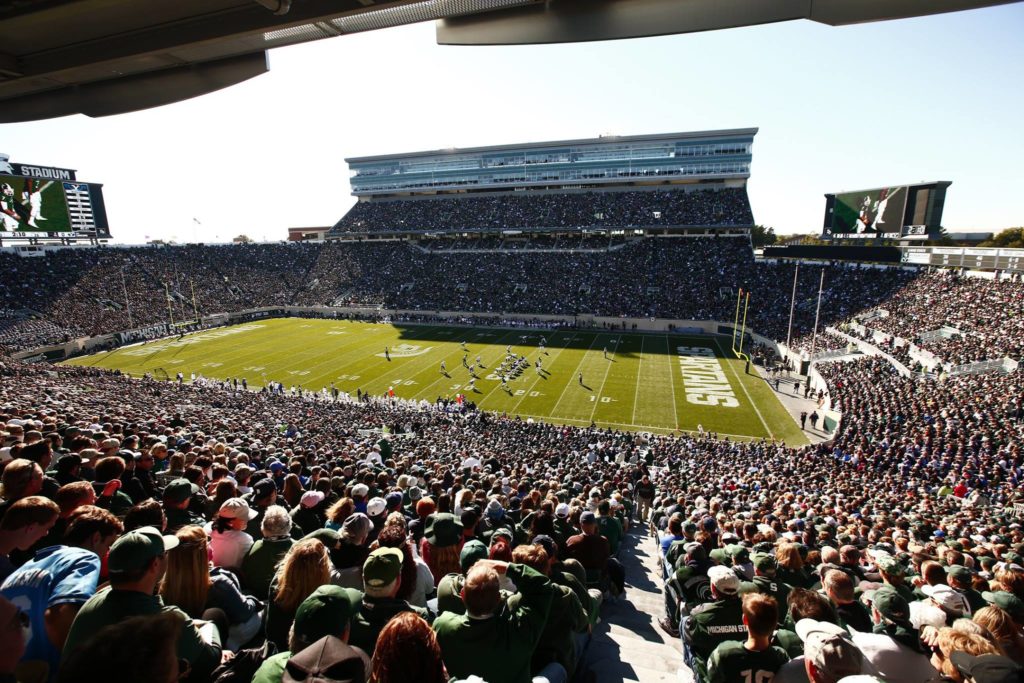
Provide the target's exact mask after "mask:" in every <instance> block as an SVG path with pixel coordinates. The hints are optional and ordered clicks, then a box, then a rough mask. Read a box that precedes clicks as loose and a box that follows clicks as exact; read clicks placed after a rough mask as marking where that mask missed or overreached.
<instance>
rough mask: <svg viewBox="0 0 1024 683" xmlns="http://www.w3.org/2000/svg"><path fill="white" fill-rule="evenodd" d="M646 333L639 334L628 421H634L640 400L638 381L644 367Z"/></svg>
mask: <svg viewBox="0 0 1024 683" xmlns="http://www.w3.org/2000/svg"><path fill="white" fill-rule="evenodd" d="M646 336H647V335H643V334H642V335H640V362H639V363H637V366H636V391H634V392H633V413H632V415H630V416H629V421H630V422H636V404H637V401H639V400H640V381H641V377H643V374H642V373H643V369H644V339H645V338H646Z"/></svg>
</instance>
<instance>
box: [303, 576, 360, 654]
mask: <svg viewBox="0 0 1024 683" xmlns="http://www.w3.org/2000/svg"><path fill="white" fill-rule="evenodd" d="M361 603H362V597H361V596H360V595H359V591H356V590H353V589H351V588H341V587H340V586H320V587H319V588H317V589H316V590H315V591H313V592H312V593H311V594H310V596H309V597H308V598H306V599H305V600H303V601H302V604H300V605H299V609H298V610H296V612H295V626H294V628H295V635H298V636H302V638H303V639H304V640H305V641H306V642H310V643H315V642H316V641H318V640H320V639H321V638H323V637H324V636H335V637H340V636H341V634H342V633H343V632H344V631H345V629H346V628H347V627H348V624H349V621H350V620H351V619H352V617H353V616H354V615H355V613H356V612H357V611H359V605H360V604H361Z"/></svg>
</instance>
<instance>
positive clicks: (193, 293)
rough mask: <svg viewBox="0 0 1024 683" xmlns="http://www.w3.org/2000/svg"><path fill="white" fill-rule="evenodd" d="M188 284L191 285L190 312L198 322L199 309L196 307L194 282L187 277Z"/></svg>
mask: <svg viewBox="0 0 1024 683" xmlns="http://www.w3.org/2000/svg"><path fill="white" fill-rule="evenodd" d="M188 284H189V286H191V287H192V313H193V314H194V315H195V317H196V322H199V309H198V308H197V307H196V282H195V280H193V279H192V278H189V279H188Z"/></svg>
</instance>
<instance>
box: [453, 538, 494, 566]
mask: <svg viewBox="0 0 1024 683" xmlns="http://www.w3.org/2000/svg"><path fill="white" fill-rule="evenodd" d="M486 558H487V546H485V545H484V544H483V543H482V542H481V541H478V540H476V539H475V538H474V539H473V540H471V541H466V544H465V545H464V546H462V552H460V553H459V566H460V567H462V573H463V574H465V573H466V572H468V571H469V568H470V567H472V566H473V565H474V564H476V563H477V561H478V560H483V559H486Z"/></svg>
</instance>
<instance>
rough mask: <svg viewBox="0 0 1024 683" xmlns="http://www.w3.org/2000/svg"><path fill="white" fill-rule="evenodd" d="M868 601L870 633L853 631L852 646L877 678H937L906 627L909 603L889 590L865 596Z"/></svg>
mask: <svg viewBox="0 0 1024 683" xmlns="http://www.w3.org/2000/svg"><path fill="white" fill-rule="evenodd" d="M866 595H868V596H869V597H870V600H871V621H872V623H873V626H872V629H871V631H870V632H868V633H863V632H860V631H856V630H855V631H853V632H852V638H853V642H854V644H855V645H856V646H857V647H858V648H859V649H860V651H861V652H863V653H864V658H865V659H866V660H867V662H868V663H869V664H871V666H872V667H874V669H875V670H876V671H878V674H879V676H881V677H882V678H884V679H885V680H887V681H908V682H909V683H923V681H927V680H929V679H931V678H933V677H935V676H937V675H938V672H937V671H936V670H935V668H934V667H933V666H932V665H931V663H930V662H929V661H928V659H929V658H928V650H927V648H926V647H925V646H924V645H923V644H922V642H921V638H920V636H919V635H918V631H917V629H916V628H914V625H913V624H911V623H910V603H908V602H907V600H906V598H904V597H903V596H902V595H901V594H900V593H899V592H897V591H896V590H895V589H894V588H892V587H890V586H883V587H882V588H879V589H878V590H876V591H874V592H870V593H867V594H866Z"/></svg>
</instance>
